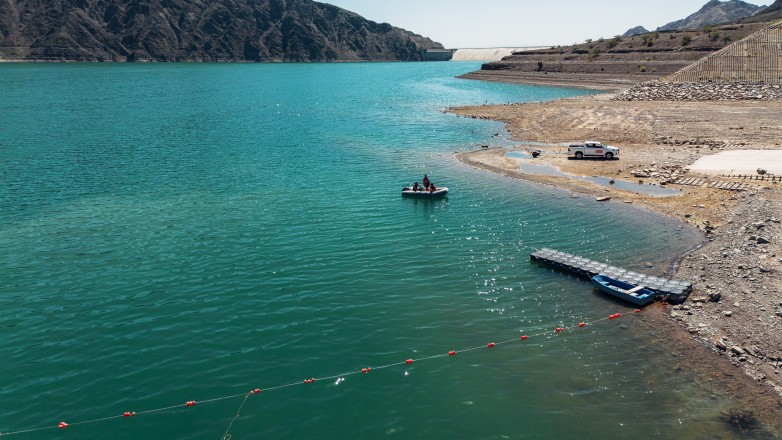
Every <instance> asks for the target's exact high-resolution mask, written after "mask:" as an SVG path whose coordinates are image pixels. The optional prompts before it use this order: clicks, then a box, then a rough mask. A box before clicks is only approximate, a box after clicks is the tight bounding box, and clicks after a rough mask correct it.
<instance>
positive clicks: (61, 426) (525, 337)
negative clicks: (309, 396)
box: [0, 309, 641, 440]
mask: <svg viewBox="0 0 782 440" xmlns="http://www.w3.org/2000/svg"><path fill="white" fill-rule="evenodd" d="M640 312H641V310H639V309H636V310H635V313H640ZM621 317H622V315H621V314H620V313H614V314H611V315H608V316H607V317H605V318H599V319H595V320H593V321H590V322H589V324H590V325H591V324H594V323H597V322H601V321H610V320H615V319H618V318H621ZM587 324H588V323H587V322H586V321H584V322H580V323H578V324H576V325H572V326H570V327H556V328H555V329H554V330H553V331H552V330H548V331H542V332H539V333H534V334H523V335H521V336H519V337H518V338H513V339H508V340H503V341H500V342H489V343H487V344H485V345H479V346H474V347H468V348H463V349H460V350H450V351H448V352H446V353H439V354H434V355H430V356H425V357H419V358H410V359H406V360H404V361H400V362H394V363H391V364H387V365H381V366H378V367H363V368H361V369H360V370H352V371H348V372H345V373H340V374H332V375H328V376H321V377H310V378H306V379H304V380H301V381H297V382H291V383H287V384H280V385H275V386H270V387H265V388H255V389H253V390H250V391H249V392H245V393H239V394H231V395H226V396H222V397H215V398H211V399H205V400H200V401H196V400H188V401H185V402H184V403H180V404H176V405H170V406H166V407H161V408H154V409H148V410H144V411H125V412H123V413H122V414H116V415H112V416H105V417H100V418H95V419H87V420H80V421H74V422H65V421H61V422H59V423H58V424H56V425H48V426H42V427H38V428H27V429H20V430H16V431H9V432H0V437H9V436H12V435H21V434H29V433H33V432H40V431H46V430H55V429H67V428H71V427H75V426H83V425H89V424H94V423H99V422H105V421H109V420H116V419H126V418H135V417H137V416H142V415H146V414H154V413H159V412H163V411H169V410H173V409H178V408H192V407H195V406H196V405H198V406H203V405H206V404H210V403H215V402H220V401H224V400H229V399H238V398H240V397H243V398H244V400H243V401H242V403H241V405H240V406H239V409H238V410H237V412H236V415H235V416H234V417H233V419H232V420H231V421H230V423H229V424H228V427H227V429H226V431H225V433H224V434H223V436H222V437H221V439H222V440H230V438H231V433H230V431H231V427H232V426H233V424H234V423H235V422H236V421H237V420H238V419H239V416H240V414H241V411H242V408H244V405H245V403H247V400H248V399H249V398H250V397H252V396H254V395H258V394H261V391H262V390H263V391H264V392H268V391H275V390H280V389H284V388H290V387H294V386H299V385H309V384H313V383H315V382H318V381H325V380H331V379H341V378H344V377H346V376H352V375H357V374H368V373H371V372H372V371H377V370H383V369H388V368H393V367H398V366H404V365H411V364H413V363H414V362H423V361H428V360H433V359H439V358H446V357H453V356H456V354H457V353H468V352H471V351H476V350H480V349H485V348H489V349H492V348H495V347H496V346H498V345H504V344H509V343H511V342H517V341H527V340H529V339H530V338H536V337H540V336H546V335H551V334H552V333H553V334H555V335H558V334H561V333H563V332H565V331H566V330H568V329H579V328H585V327H586V326H587Z"/></svg>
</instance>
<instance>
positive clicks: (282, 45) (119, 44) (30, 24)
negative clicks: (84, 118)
mask: <svg viewBox="0 0 782 440" xmlns="http://www.w3.org/2000/svg"><path fill="white" fill-rule="evenodd" d="M442 48H443V46H442V45H441V44H439V43H436V42H434V41H432V40H430V39H428V38H425V37H423V36H421V35H418V34H414V33H412V32H409V31H406V30H404V29H400V28H397V27H394V26H391V25H390V24H387V23H376V22H373V21H370V20H367V19H365V18H363V17H361V16H359V15H358V14H355V13H353V12H350V11H347V10H345V9H341V8H338V7H336V6H332V5H329V4H325V3H318V2H314V1H312V0H159V1H154V0H129V1H128V0H0V59H12V60H49V61H361V60H388V61H413V60H420V59H421V51H422V50H424V49H442Z"/></svg>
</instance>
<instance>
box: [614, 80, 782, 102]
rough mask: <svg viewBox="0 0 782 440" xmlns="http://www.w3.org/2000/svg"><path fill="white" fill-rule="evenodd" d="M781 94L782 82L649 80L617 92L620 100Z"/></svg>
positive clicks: (732, 98) (719, 98) (773, 96)
mask: <svg viewBox="0 0 782 440" xmlns="http://www.w3.org/2000/svg"><path fill="white" fill-rule="evenodd" d="M781 98H782V85H779V84H750V83H680V82H670V81H662V80H661V81H650V82H646V83H642V84H638V85H637V86H635V87H632V88H631V89H629V90H626V91H624V92H622V93H620V94H618V95H617V96H616V98H614V99H616V100H617V101H748V100H771V99H781Z"/></svg>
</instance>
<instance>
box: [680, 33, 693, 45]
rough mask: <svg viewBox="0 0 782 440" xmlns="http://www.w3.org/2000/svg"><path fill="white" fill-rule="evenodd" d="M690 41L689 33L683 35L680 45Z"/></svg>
mask: <svg viewBox="0 0 782 440" xmlns="http://www.w3.org/2000/svg"><path fill="white" fill-rule="evenodd" d="M690 43H692V37H690V36H689V35H685V36H683V37H682V46H686V45H688V44H690Z"/></svg>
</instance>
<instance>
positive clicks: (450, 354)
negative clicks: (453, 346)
mask: <svg viewBox="0 0 782 440" xmlns="http://www.w3.org/2000/svg"><path fill="white" fill-rule="evenodd" d="M455 355H456V352H455V351H453V350H451V351H449V352H448V356H455Z"/></svg>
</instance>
